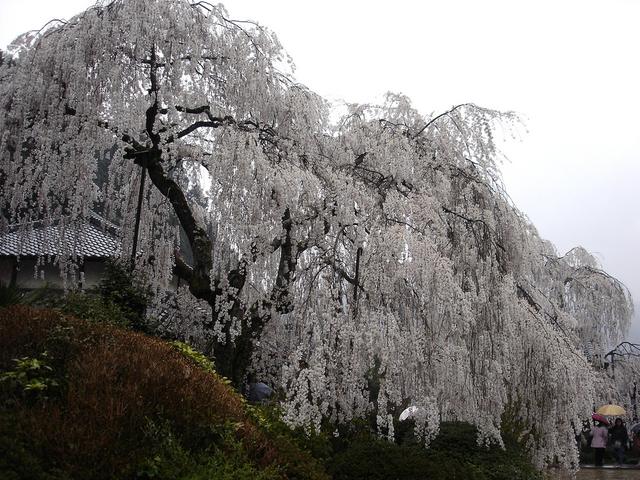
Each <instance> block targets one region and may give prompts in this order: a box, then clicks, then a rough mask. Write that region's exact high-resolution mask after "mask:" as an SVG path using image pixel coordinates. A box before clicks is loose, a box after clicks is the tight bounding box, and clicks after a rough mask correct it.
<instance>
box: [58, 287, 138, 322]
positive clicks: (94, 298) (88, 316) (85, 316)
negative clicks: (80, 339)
mask: <svg viewBox="0 0 640 480" xmlns="http://www.w3.org/2000/svg"><path fill="white" fill-rule="evenodd" d="M57 308H58V309H60V310H61V311H62V312H64V313H65V314H67V315H71V316H73V317H76V318H80V319H82V320H87V321H89V322H96V323H104V324H111V325H117V326H120V327H128V326H130V325H131V317H130V315H129V314H128V312H127V311H126V310H125V311H123V309H122V307H121V306H120V305H117V304H115V303H113V302H111V301H109V300H107V299H105V298H103V297H101V296H98V295H95V294H91V293H78V292H71V293H68V294H67V295H65V296H64V297H62V298H60V299H59V300H58V302H57Z"/></svg>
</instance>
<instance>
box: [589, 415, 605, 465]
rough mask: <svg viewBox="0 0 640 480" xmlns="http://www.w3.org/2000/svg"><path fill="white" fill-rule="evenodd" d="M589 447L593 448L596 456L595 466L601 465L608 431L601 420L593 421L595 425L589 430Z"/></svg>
mask: <svg viewBox="0 0 640 480" xmlns="http://www.w3.org/2000/svg"><path fill="white" fill-rule="evenodd" d="M591 433H592V435H593V437H591V448H593V450H594V452H595V457H596V467H601V466H602V463H603V460H604V449H605V447H606V446H607V439H608V438H609V431H608V430H607V427H605V426H604V425H603V424H602V422H599V421H597V420H596V421H595V427H593V430H591Z"/></svg>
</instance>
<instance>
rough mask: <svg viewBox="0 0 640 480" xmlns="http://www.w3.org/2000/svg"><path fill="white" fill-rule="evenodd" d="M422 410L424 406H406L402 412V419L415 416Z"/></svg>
mask: <svg viewBox="0 0 640 480" xmlns="http://www.w3.org/2000/svg"><path fill="white" fill-rule="evenodd" d="M420 410H423V408H422V407H416V406H415V405H414V406H411V407H408V408H405V409H404V410H403V411H402V413H401V414H400V421H401V422H402V421H404V420H407V419H408V418H411V417H413V416H415V414H416V413H418V412H419V411H420Z"/></svg>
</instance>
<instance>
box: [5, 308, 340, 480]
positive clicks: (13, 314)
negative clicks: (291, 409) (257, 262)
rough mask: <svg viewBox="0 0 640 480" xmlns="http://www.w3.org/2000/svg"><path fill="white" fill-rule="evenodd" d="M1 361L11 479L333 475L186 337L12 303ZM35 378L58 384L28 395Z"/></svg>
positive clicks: (312, 479) (317, 479)
mask: <svg viewBox="0 0 640 480" xmlns="http://www.w3.org/2000/svg"><path fill="white" fill-rule="evenodd" d="M39 352H46V353H45V354H42V353H39ZM14 358H18V359H19V361H15V360H13V359H14ZM2 370H5V371H6V372H7V373H8V374H7V375H6V377H7V380H6V382H7V383H6V385H5V382H4V381H2V382H0V407H3V406H4V405H7V406H9V404H10V408H6V409H5V408H0V451H2V455H0V457H2V458H0V478H2V479H3V480H4V479H5V478H7V479H29V480H38V479H42V480H62V479H87V478H93V479H108V478H139V479H194V480H198V479H202V480H205V479H218V480H230V479H238V480H240V479H242V480H244V479H247V478H251V479H255V480H275V479H282V480H285V479H309V480H327V479H328V476H327V475H326V473H324V471H323V469H322V466H321V465H320V463H319V462H317V461H315V460H314V459H313V458H312V457H311V456H310V455H309V454H307V453H306V452H304V451H303V450H302V449H301V448H299V447H298V446H297V445H296V444H295V443H293V442H289V441H288V440H287V439H286V438H280V437H279V436H278V435H276V434H271V433H269V431H268V427H269V425H268V424H267V423H266V420H265V423H264V424H259V423H258V422H256V421H255V420H254V417H253V416H252V415H251V414H250V413H249V412H247V407H248V406H247V404H246V402H244V401H243V400H242V399H241V397H240V395H239V394H238V393H237V392H235V391H234V390H233V389H232V388H231V387H230V386H229V385H228V384H226V382H224V380H223V379H222V378H221V377H220V376H218V375H217V374H216V373H215V372H214V371H213V364H212V363H211V361H210V360H209V359H207V358H206V357H205V356H203V355H202V354H200V353H199V352H197V351H195V350H194V349H192V348H191V347H190V346H188V345H186V344H181V343H174V344H173V345H170V344H168V343H167V342H164V341H162V340H160V339H157V338H153V337H151V336H148V335H142V334H140V333H137V332H132V331H130V330H125V329H121V328H117V327H114V326H113V325H109V324H105V323H102V322H101V323H95V322H86V321H82V320H79V319H77V318H74V317H71V316H65V315H62V314H61V313H60V311H54V310H38V309H33V308H29V307H25V306H14V307H10V308H8V309H1V310H0V371H2ZM33 378H37V379H39V382H40V383H42V384H44V385H46V388H44V389H43V388H41V387H40V386H39V385H38V384H36V383H34V382H31V383H30V381H31V380H32V379H33ZM51 380H55V381H56V382H57V383H59V384H60V387H59V389H58V388H57V387H56V388H55V389H54V388H53V387H54V386H55V384H54V383H52V381H51ZM9 383H11V389H9V388H8V386H9ZM30 385H33V386H35V387H36V390H33V389H32V388H31V387H29V388H28V389H27V390H26V394H28V395H33V394H36V393H37V395H40V396H41V395H42V394H43V393H46V394H47V395H48V394H49V390H51V391H53V390H55V391H56V392H57V393H59V394H56V396H55V398H51V399H49V400H48V401H46V402H42V401H37V402H32V401H27V399H26V397H25V388H26V387H28V386H30ZM5 386H6V388H3V387H5ZM10 390H11V391H10ZM8 400H11V401H12V402H13V403H11V402H9V401H8ZM280 427H282V425H279V427H278V428H280ZM284 428H286V427H284Z"/></svg>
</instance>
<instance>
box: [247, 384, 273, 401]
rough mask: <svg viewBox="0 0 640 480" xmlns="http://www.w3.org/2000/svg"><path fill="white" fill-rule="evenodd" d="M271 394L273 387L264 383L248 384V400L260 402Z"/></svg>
mask: <svg viewBox="0 0 640 480" xmlns="http://www.w3.org/2000/svg"><path fill="white" fill-rule="evenodd" d="M272 394H273V389H272V388H271V387H270V386H269V385H267V384H264V383H261V382H258V383H251V384H249V401H250V402H261V401H262V400H266V399H267V398H269V397H270V396H271V395H272Z"/></svg>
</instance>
